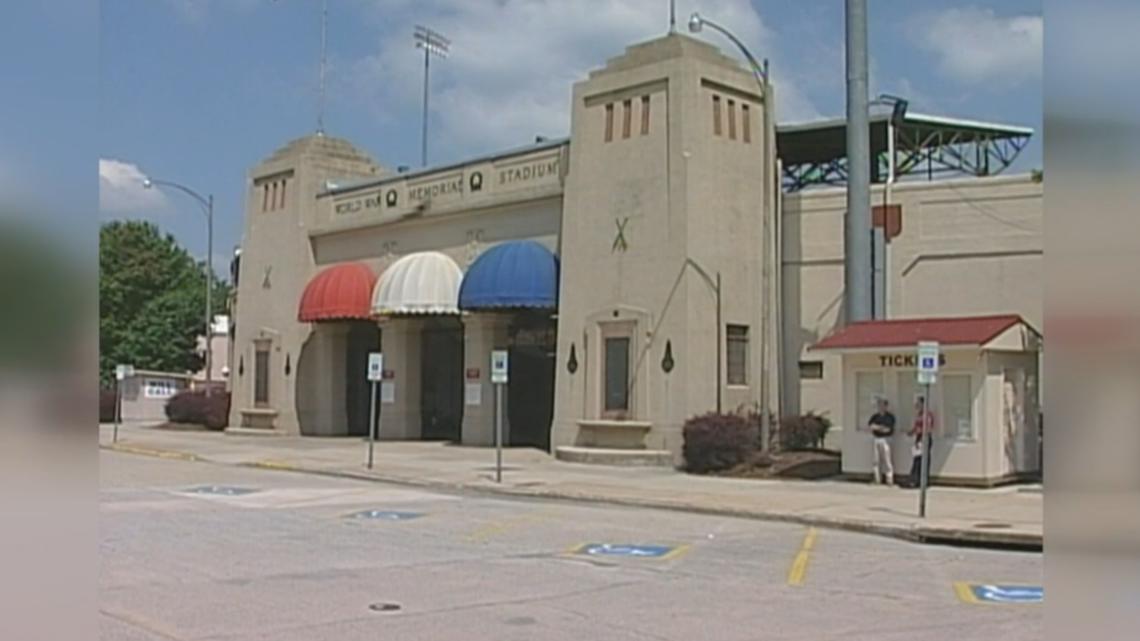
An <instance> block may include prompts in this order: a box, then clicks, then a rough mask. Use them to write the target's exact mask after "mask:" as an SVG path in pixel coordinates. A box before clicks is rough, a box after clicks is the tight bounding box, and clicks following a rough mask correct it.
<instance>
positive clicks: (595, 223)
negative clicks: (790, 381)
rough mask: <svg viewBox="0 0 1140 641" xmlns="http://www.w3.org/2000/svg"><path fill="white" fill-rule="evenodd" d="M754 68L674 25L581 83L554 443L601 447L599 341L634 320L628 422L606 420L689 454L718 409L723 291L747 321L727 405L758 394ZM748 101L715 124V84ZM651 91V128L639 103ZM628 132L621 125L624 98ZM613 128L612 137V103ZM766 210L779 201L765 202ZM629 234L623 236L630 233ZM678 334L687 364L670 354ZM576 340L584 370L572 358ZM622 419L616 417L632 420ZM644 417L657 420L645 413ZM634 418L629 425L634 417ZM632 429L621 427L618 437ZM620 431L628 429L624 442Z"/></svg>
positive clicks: (760, 106) (726, 307) (731, 314)
mask: <svg viewBox="0 0 1140 641" xmlns="http://www.w3.org/2000/svg"><path fill="white" fill-rule="evenodd" d="M759 91H760V90H759V88H758V87H757V85H756V83H755V80H754V79H753V78H752V76H751V75H749V74H748V73H746V72H745V71H744V70H743V69H742V68H741V67H739V65H737V64H736V63H735V62H734V61H732V60H731V59H728V58H726V57H724V56H723V55H721V54H720V53H719V52H718V51H717V50H716V49H715V48H713V47H710V46H709V45H706V44H704V43H702V42H699V41H696V40H693V39H691V38H688V37H686V36H681V35H673V36H669V37H666V38H662V39H658V40H655V41H651V42H648V43H644V44H642V45H635V46H633V47H630V48H629V49H627V51H626V52H625V54H623V55H622V56H619V57H617V58H615V59H613V60H611V61H609V62H608V63H607V66H606V67H605V68H603V69H601V70H598V71H595V72H593V73H591V75H590V78H589V79H588V80H586V81H583V82H580V83H578V84H576V85H575V87H574V93H573V110H572V121H571V132H572V134H571V137H572V140H573V147H572V150H571V154H570V171H569V175H568V177H567V187H566V195H565V201H564V206H565V212H564V215H563V219H562V234H563V236H562V247H563V254H562V261H563V262H562V266H563V267H562V283H561V294H560V298H561V300H560V307H559V328H558V370H557V371H558V376H557V382H556V395H555V426H554V432H553V435H552V442H553V445H554V446H555V447H557V446H559V445H568V444H582V445H591V444H594V445H597V444H600V443H594V442H591V441H592V440H593V439H596V438H601V437H600V436H598V434H599V430H600V429H602V428H601V427H599V426H593V427H590V428H589V429H582V427H583V421H597V420H599V419H602V418H605V417H604V416H603V411H602V401H601V395H602V383H603V379H602V369H603V368H602V357H603V353H602V338H603V336H604V335H605V334H606V333H607V332H611V331H620V330H621V329H622V328H623V327H624V328H629V331H631V332H632V338H633V340H632V346H631V350H632V352H633V356H632V361H633V363H632V389H631V397H632V398H631V404H632V407H631V411H630V412H629V414H628V415H627V416H625V417H621V418H623V419H624V421H625V422H626V423H628V425H624V426H623V425H614V426H610V427H606V428H605V429H610V430H612V431H614V432H615V434H614V435H611V436H612V437H613V440H614V442H615V443H616V442H624V444H625V445H626V446H629V447H648V448H654V449H669V450H672V451H673V452H674V453H679V451H680V448H681V445H682V440H681V434H680V428H681V425H682V424H683V422H684V421H685V419H687V418H689V417H690V416H693V415H695V414H699V413H702V412H706V411H710V410H713V409H715V403H716V391H717V390H716V381H717V375H716V362H717V349H718V347H717V344H716V334H717V328H716V315H715V312H716V298H715V296H714V295H713V294H712V292H711V288H710V286H709V284H708V283H706V282H705V281H704V280H703V279H702V277H701V276H700V274H699V273H698V271H697V270H695V269H692V268H686V261H687V260H690V259H691V260H693V261H695V262H696V263H697V264H698V265H700V266H701V267H702V268H703V269H704V270H705V272H706V273H707V275H708V276H709V277H710V278H715V274H716V273H717V272H720V274H721V279H722V283H723V284H722V287H723V292H724V296H723V314H724V322H725V323H732V324H744V325H748V326H749V332H750V342H751V345H750V348H751V349H750V357H751V358H750V361H751V363H750V367H749V369H750V378H749V381H748V385H746V386H741V387H739V388H736V389H727V386H725V387H726V389H725V390H724V391H723V394H724V398H723V403H724V406H725V408H726V409H729V408H730V406H735V405H737V404H750V403H752V402H755V401H757V400H758V392H757V390H758V385H757V382H758V380H759V379H760V376H759V373H760V371H761V367H760V361H759V349H758V343H759V338H758V337H759V333H760V325H761V323H760V318H761V315H760V309H761V305H760V297H759V292H760V259H761V257H762V256H763V255H764V252H763V251H762V248H763V245H762V239H761V228H760V221H761V220H762V218H763V213H764V202H765V198H764V196H765V194H764V191H763V188H764V184H763V182H762V181H759V180H757V179H756V177H757V176H758V175H763V173H764V169H763V162H764V150H765V141H766V139H765V136H764V127H763V124H762V123H763V120H762V116H763V110H764V100H765V98H764V97H763V96H760V95H759V94H758V92H759ZM714 94H716V95H719V96H721V101H722V116H721V117H722V119H725V120H724V122H727V101H728V100H729V99H731V100H733V101H734V102H735V103H736V106H735V107H734V109H735V110H736V117H737V124H736V131H735V134H736V139H735V140H731V139H729V136H728V127H727V124H725V125H722V132H721V134H720V135H719V136H716V135H714V132H713V115H712V109H713V107H712V96H713V95H714ZM644 97H648V104H649V118H648V122H649V127H648V132H647V133H645V134H642V132H641V127H640V122H641V113H642V112H641V110H642V108H643V107H642V105H643V104H645V103H644V102H643V99H644ZM626 100H629V101H631V106H632V111H633V114H632V118H631V119H632V123H633V124H632V127H631V129H632V131H631V132H630V136H629V137H628V138H626V137H625V136H624V104H625V101H626ZM743 103H749V107H750V108H749V113H750V117H751V122H750V126H749V130H750V135H751V142H750V143H747V144H746V143H744V142H743V141H742V140H741V137H742V129H743V125H742V124H741V123H742V121H741V117H742V114H741V109H740V104H743ZM607 105H613V114H614V115H613V137H612V140H611V141H609V142H606V140H605V136H606V132H605V129H606V108H607V107H606V106H607ZM769 211H770V209H769ZM619 233H620V235H621V238H622V240H624V244H623V243H622V241H621V240H619ZM667 343H669V344H671V346H672V352H673V356H674V359H675V363H676V367H675V369H674V370H673V371H672V372H669V373H666V372H664V371H663V369H662V367H661V365H660V364H661V361H662V358H663V354H664V349H665V346H666V344H667ZM571 346H573V347H574V350H575V353H576V355H577V359H578V361H579V368H578V370H577V371H576V372H574V373H570V372H569V371H568V370H567V367H566V366H567V362H568V359H569V354H570V350H571ZM621 422H622V421H618V423H621ZM641 423H645V424H647V425H648V431H647V432H645V430H644V427H643V426H642V425H640V424H641ZM627 428H628V429H627ZM618 432H621V433H622V434H625V435H627V436H625V437H621V438H619V437H618V436H617V433H618ZM623 438H624V439H626V440H624V441H623Z"/></svg>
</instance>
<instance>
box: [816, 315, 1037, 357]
mask: <svg viewBox="0 0 1140 641" xmlns="http://www.w3.org/2000/svg"><path fill="white" fill-rule="evenodd" d="M1024 322H1025V321H1024V320H1022V318H1021V317H1020V316H1018V315H1016V314H1004V315H1000V316H966V317H958V318H906V319H891V320H874V321H862V322H859V323H851V324H850V325H848V326H847V327H844V328H843V329H840V330H839V331H837V332H835V333H834V334H832V335H830V336H828V337H827V338H825V339H823V340H822V341H820V342H818V343H816V344H815V345H813V346H812V348H811V349H859V348H875V347H908V346H913V345H915V344H916V343H918V342H919V341H937V342H938V343H940V344H942V345H985V344H986V343H988V342H990V341H991V340H993V339H995V338H997V337H998V336H1000V335H1001V333H1002V332H1004V331H1005V330H1007V329H1009V328H1010V327H1013V326H1014V325H1017V324H1019V323H1024Z"/></svg>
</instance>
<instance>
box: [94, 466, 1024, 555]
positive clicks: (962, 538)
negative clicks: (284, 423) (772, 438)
mask: <svg viewBox="0 0 1140 641" xmlns="http://www.w3.org/2000/svg"><path fill="white" fill-rule="evenodd" d="M99 447H100V448H101V449H108V450H113V451H117V452H123V453H127V454H138V455H143V456H152V457H158V458H165V459H179V460H189V461H197V462H202V463H214V464H217V465H227V466H232V467H247V468H253V469H265V470H274V471H281V472H295V473H299V474H311V475H315V476H325V477H331V478H343V479H353V480H358V481H371V482H373V483H389V484H392V485H403V486H408V487H419V488H424V489H434V490H446V491H450V492H469V493H478V494H483V495H489V496H510V497H520V498H540V499H548V500H557V501H568V502H573V503H594V504H599V503H600V504H605V505H616V506H621V507H638V508H652V509H659V510H670V511H673V512H685V513H688V514H704V515H709V516H728V517H734V518H744V519H751V520H754V521H766V522H775V523H792V524H796V525H804V526H811V527H819V528H825V529H830V530H842V531H846V532H856V533H859V534H871V535H875V536H882V537H887V538H893V539H899V540H903V541H909V542H912V543H923V544H930V545H958V546H971V547H979V548H992V549H1002V550H1008V549H1018V550H1025V551H1034V552H1039V551H1041V550H1042V548H1043V543H1044V537H1043V536H1041V535H1035V534H1029V533H1024V532H995V531H986V532H975V531H972V530H962V529H954V528H940V527H929V526H921V525H920V526H908V525H885V524H881V523H874V522H868V521H856V520H852V519H837V518H829V517H824V516H811V515H804V514H796V513H793V512H753V511H749V510H739V509H733V508H720V507H709V506H704V505H693V504H686V503H672V502H669V501H661V500H655V499H629V498H620V497H613V496H605V495H595V494H580V493H572V492H563V491H558V490H544V489H535V488H519V487H496V486H489V485H484V484H479V483H468V482H462V483H454V482H446V481H433V480H430V479H414V478H407V477H400V476H389V475H385V474H379V473H375V472H355V471H350V470H342V469H322V468H312V467H305V466H300V465H294V464H292V463H288V462H285V461H269V460H263V461H244V462H240V463H231V462H226V461H216V460H211V459H208V458H204V457H201V456H197V455H194V454H186V453H184V452H176V451H172V450H159V449H151V448H143V447H134V446H129V445H128V446H124V445H100V446H99Z"/></svg>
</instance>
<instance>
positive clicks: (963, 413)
mask: <svg viewBox="0 0 1140 641" xmlns="http://www.w3.org/2000/svg"><path fill="white" fill-rule="evenodd" d="M940 383H941V384H942V433H943V434H944V435H945V436H947V437H949V438H956V439H959V440H965V441H970V440H973V439H974V420H973V405H974V394H973V390H971V389H970V388H971V385H970V375H969V374H943V375H942V380H941V381H940ZM935 415H936V416H937V414H935Z"/></svg>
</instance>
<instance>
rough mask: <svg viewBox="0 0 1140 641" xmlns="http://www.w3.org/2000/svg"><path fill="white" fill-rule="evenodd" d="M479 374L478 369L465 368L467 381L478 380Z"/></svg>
mask: <svg viewBox="0 0 1140 641" xmlns="http://www.w3.org/2000/svg"><path fill="white" fill-rule="evenodd" d="M479 374H480V372H479V368H478V367H468V368H467V380H469V381H470V380H479Z"/></svg>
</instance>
